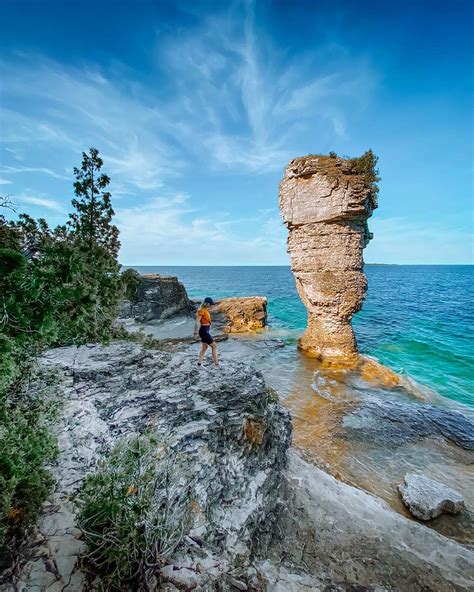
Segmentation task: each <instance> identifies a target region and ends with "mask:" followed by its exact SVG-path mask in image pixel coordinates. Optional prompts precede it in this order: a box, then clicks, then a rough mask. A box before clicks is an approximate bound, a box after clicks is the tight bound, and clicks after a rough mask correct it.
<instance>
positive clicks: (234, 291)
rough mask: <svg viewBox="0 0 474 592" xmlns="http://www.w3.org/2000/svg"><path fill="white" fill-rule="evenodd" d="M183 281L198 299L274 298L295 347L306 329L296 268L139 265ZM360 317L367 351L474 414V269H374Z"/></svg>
mask: <svg viewBox="0 0 474 592" xmlns="http://www.w3.org/2000/svg"><path fill="white" fill-rule="evenodd" d="M136 269H137V270H138V271H140V272H143V273H162V274H169V275H176V276H178V278H179V279H180V280H181V281H182V282H183V283H184V285H185V287H186V289H187V291H188V294H189V295H190V296H191V297H193V298H200V297H205V296H212V297H214V298H221V297H227V296H256V295H260V296H266V297H267V298H268V313H269V325H270V328H271V330H272V331H273V332H274V333H275V334H278V335H279V336H280V338H282V339H284V340H285V341H286V342H287V343H288V344H291V343H296V339H297V338H298V336H299V335H300V334H301V333H302V331H303V330H304V328H305V326H306V309H305V308H304V306H303V304H302V302H301V300H300V298H299V296H298V293H297V291H296V287H295V283H294V279H293V275H292V273H291V270H290V268H289V267H286V266H285V267H283V266H282V267H167V266H146V267H136ZM365 272H366V274H367V276H368V280H369V291H368V296H367V299H366V301H365V303H364V306H363V309H362V311H361V312H360V313H358V314H357V315H355V317H354V321H353V324H354V329H355V332H356V334H357V339H358V343H359V348H360V350H361V352H362V353H365V354H369V355H371V356H375V357H376V358H378V359H379V360H380V361H381V362H382V363H384V364H386V365H387V366H390V367H391V368H392V369H393V370H395V371H397V372H401V373H403V374H406V375H407V376H411V377H413V378H414V379H416V380H417V381H418V382H420V383H421V384H424V385H427V386H429V387H431V388H433V389H434V390H435V391H436V392H437V393H438V394H439V395H441V396H442V397H446V398H449V399H453V400H455V401H458V402H459V403H463V404H465V405H468V406H471V407H473V408H474V393H473V375H474V339H473V333H472V328H473V326H474V306H473V303H474V266H468V265H459V266H458V265H456V266H447V265H446V266H443V265H439V266H433V265H416V266H408V265H407V266H405V265H393V266H392V265H368V266H366V268H365Z"/></svg>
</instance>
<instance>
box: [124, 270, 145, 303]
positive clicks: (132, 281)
mask: <svg viewBox="0 0 474 592" xmlns="http://www.w3.org/2000/svg"><path fill="white" fill-rule="evenodd" d="M141 283H142V276H141V275H140V274H139V273H138V271H136V270H135V269H132V268H130V269H126V270H125V271H124V272H122V284H123V287H124V292H125V298H126V299H127V300H130V301H131V302H136V301H137V300H138V287H139V286H140V284H141Z"/></svg>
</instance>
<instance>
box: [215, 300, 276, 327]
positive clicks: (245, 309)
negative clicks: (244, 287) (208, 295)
mask: <svg viewBox="0 0 474 592" xmlns="http://www.w3.org/2000/svg"><path fill="white" fill-rule="evenodd" d="M212 315H213V318H214V316H216V322H217V323H218V324H220V323H223V325H224V326H223V330H224V332H225V333H247V332H252V331H258V330H259V329H263V328H264V327H266V325H267V299H266V298H265V297H263V296H250V297H245V298H244V297H242V298H224V299H223V300H220V301H219V302H217V303H216V306H214V307H213V308H212Z"/></svg>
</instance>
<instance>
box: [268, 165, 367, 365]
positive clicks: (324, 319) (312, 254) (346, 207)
mask: <svg viewBox="0 0 474 592" xmlns="http://www.w3.org/2000/svg"><path fill="white" fill-rule="evenodd" d="M279 203H280V210H281V214H282V216H283V221H284V222H285V224H286V226H287V228H288V232H289V234H288V252H289V253H290V258H291V269H292V271H293V274H294V276H295V281H296V287H297V289H298V293H299V295H300V297H301V299H302V300H303V303H304V305H305V306H306V308H307V310H308V326H307V329H306V332H305V334H304V335H303V336H302V337H301V339H300V341H299V347H300V348H301V349H304V350H306V351H308V352H309V353H310V354H312V355H315V356H317V357H319V358H321V359H322V360H323V361H327V362H336V363H343V364H346V365H353V364H355V363H356V361H357V358H358V355H357V344H356V340H355V336H354V332H353V330H352V326H351V319H352V316H353V314H354V313H355V312H357V311H358V310H360V308H361V306H362V302H363V300H364V298H365V293H366V290H367V279H366V277H365V275H364V274H363V272H362V268H363V258H362V251H363V249H364V247H365V246H366V245H367V243H368V242H369V240H370V238H371V234H370V233H369V231H368V228H367V218H369V216H371V214H372V211H373V209H374V208H376V207H377V203H376V200H375V194H374V190H373V187H372V186H371V184H370V183H368V182H367V181H366V180H365V178H364V176H363V175H359V174H354V173H353V171H352V169H351V164H350V161H347V160H344V159H342V158H337V157H335V158H332V157H327V156H307V157H303V158H295V159H293V160H291V161H290V162H289V164H288V166H287V168H286V170H285V174H284V177H283V180H282V181H281V184H280V195H279Z"/></svg>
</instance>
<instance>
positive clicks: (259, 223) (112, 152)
mask: <svg viewBox="0 0 474 592" xmlns="http://www.w3.org/2000/svg"><path fill="white" fill-rule="evenodd" d="M0 6H1V13H2V14H1V18H0V21H1V24H0V47H1V58H0V76H1V98H0V109H1V128H0V184H1V185H0V192H1V194H4V195H5V194H11V195H12V196H13V199H14V200H15V201H16V203H17V204H18V209H19V210H20V211H27V212H28V213H30V214H31V215H33V216H36V217H38V216H44V217H46V218H47V219H48V220H49V221H50V222H51V224H55V223H59V222H62V221H64V219H65V217H66V215H67V212H68V209H69V203H70V199H71V197H72V168H73V166H76V165H78V164H79V162H80V158H81V152H82V150H84V149H87V148H88V147H89V146H95V147H97V148H99V150H100V152H101V154H102V155H103V158H104V161H105V167H104V168H105V170H106V171H107V172H108V173H109V174H110V176H111V178H112V187H111V190H112V196H113V204H114V207H115V210H116V213H117V216H116V223H117V224H118V226H119V227H120V229H121V240H122V250H121V256H120V259H121V262H122V263H124V264H161V265H166V264H169V265H179V264H182V265H187V264H189V265H196V264H198V265H226V264H227V265H234V264H235V265H239V264H241V265H258V264H268V265H271V264H287V263H288V261H289V260H288V255H287V254H286V246H285V241H286V229H285V228H284V226H283V225H282V223H281V221H280V217H279V213H278V183H279V181H280V179H281V176H282V173H283V169H284V166H285V164H286V162H287V161H288V160H289V159H290V158H293V157H295V156H300V155H303V154H307V153H318V152H322V153H326V152H328V151H330V150H335V151H336V152H337V153H338V154H342V155H350V156H353V155H359V154H361V153H362V152H363V151H364V150H366V149H367V148H369V147H371V148H372V149H373V150H374V151H375V152H376V153H377V154H378V155H379V157H380V161H379V165H380V173H381V176H382V181H381V184H380V198H379V209H378V210H377V211H376V212H375V214H374V216H373V218H372V219H371V221H370V227H371V230H372V231H373V232H374V234H375V238H374V240H373V241H372V243H371V244H370V245H369V247H368V248H367V249H366V252H365V259H366V261H367V262H381V263H470V262H472V245H473V218H472V210H473V207H472V206H473V204H472V199H473V113H472V100H473V85H472V82H473V63H472V55H473V54H472V42H471V35H472V3H471V2H470V1H462V0H452V1H451V2H446V1H443V2H439V1H438V0H430V1H425V2H421V1H416V0H412V1H410V2H408V1H406V0H400V1H398V2H380V1H379V2H375V1H364V0H359V1H357V2H351V1H348V0H347V1H338V0H331V1H328V2H326V1H325V0H312V1H310V0H301V1H298V0H294V1H292V2H284V1H277V0H274V1H271V0H262V1H255V2H252V1H250V0H249V1H235V2H227V1H225V0H222V1H220V2H217V1H214V2H206V1H196V0H195V1H194V2H185V1H182V2H177V1H174V2H172V1H168V2H160V1H158V0H155V1H153V2H151V1H135V2H131V1H130V2H125V1H122V2H111V1H109V2H104V1H102V2H100V1H97V0H96V1H95V2H89V1H88V0H84V1H82V2H76V1H70V0H69V1H68V0H64V1H62V2H53V1H51V0H41V1H40V0H36V1H29V2H27V1H24V0H14V1H13V0H2V2H1V5H0Z"/></svg>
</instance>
